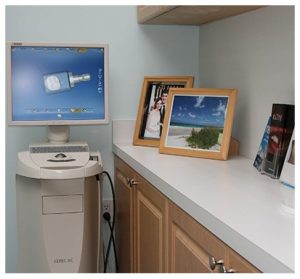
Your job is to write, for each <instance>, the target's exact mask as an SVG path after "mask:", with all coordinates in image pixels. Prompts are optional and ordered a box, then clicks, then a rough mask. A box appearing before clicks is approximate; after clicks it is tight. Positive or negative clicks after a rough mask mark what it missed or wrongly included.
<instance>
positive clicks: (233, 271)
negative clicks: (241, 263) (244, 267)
mask: <svg viewBox="0 0 300 279" xmlns="http://www.w3.org/2000/svg"><path fill="white" fill-rule="evenodd" d="M225 272H226V273H236V271H235V270H234V269H233V268H229V269H227V270H226V271H225Z"/></svg>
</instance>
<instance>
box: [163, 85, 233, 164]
mask: <svg viewBox="0 0 300 279" xmlns="http://www.w3.org/2000/svg"><path fill="white" fill-rule="evenodd" d="M236 97H237V90H235V89H206V88H201V89H192V88H191V89H188V88H185V89H171V90H170V91H169V97H168V106H167V110H166V116H165V124H164V127H163V131H162V136H161V141H160V148H159V151H160V153H166V154H173V155H182V156H191V157H201V158H210V159H218V160H227V157H228V151H229V146H230V141H231V130H232V125H233V116H234V109H235V104H236Z"/></svg>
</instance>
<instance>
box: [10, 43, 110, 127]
mask: <svg viewBox="0 0 300 279" xmlns="http://www.w3.org/2000/svg"><path fill="white" fill-rule="evenodd" d="M7 77H8V79H7V82H8V84H7V85H8V86H7V88H8V124H10V125H73V124H74V125H82V124H105V123H108V100H107V98H108V92H107V88H108V46H107V45H88V46H87V45H59V44H55V45H54V44H23V43H10V44H8V45H7Z"/></svg>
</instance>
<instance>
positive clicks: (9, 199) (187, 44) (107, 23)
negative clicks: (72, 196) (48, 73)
mask: <svg viewBox="0 0 300 279" xmlns="http://www.w3.org/2000/svg"><path fill="white" fill-rule="evenodd" d="M6 40H7V41H28V42H63V43H68V42H70V43H71V42H80V43H108V44H109V52H110V53H109V58H110V77H109V78H110V83H109V87H110V100H109V102H110V105H109V107H110V118H111V119H135V118H136V114H137V107H138V102H139V97H140V93H141V86H142V82H143V77H144V76H146V75H193V76H195V77H196V84H197V77H198V76H199V65H198V61H199V51H198V49H199V27H184V26H145V25H143V26H140V25H138V24H137V20H136V7H135V6H86V7H85V6H80V7H76V6H59V7H56V6H45V7H42V6H40V7H39V6H8V7H7V8H6ZM45 139H46V129H45V127H7V128H6V154H7V155H6V271H7V272H16V271H17V262H16V259H17V253H18V250H17V233H16V202H15V196H16V194H15V170H16V169H15V164H16V156H17V152H19V151H24V150H26V149H28V144H29V143H31V142H35V141H43V140H45ZM72 139H73V140H85V141H87V142H88V143H89V145H90V147H91V149H92V150H96V149H98V150H100V151H101V153H102V159H103V161H104V168H105V169H106V170H108V171H109V172H110V173H112V171H113V158H112V126H111V124H110V125H107V126H86V127H81V126H80V127H79V126H78V127H75V126H74V127H71V140H72ZM108 193H109V192H108ZM108 193H107V195H108Z"/></svg>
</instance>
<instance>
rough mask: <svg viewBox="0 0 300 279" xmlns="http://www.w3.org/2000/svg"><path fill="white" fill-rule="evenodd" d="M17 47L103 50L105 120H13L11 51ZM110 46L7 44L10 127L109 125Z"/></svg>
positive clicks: (34, 43) (8, 117)
mask: <svg viewBox="0 0 300 279" xmlns="http://www.w3.org/2000/svg"><path fill="white" fill-rule="evenodd" d="M15 46H32V47H70V48H71V47H79V48H103V49H104V110H105V112H104V119H95V120H90V119H89V120H81V119H80V120H41V121H38V120H37V121H30V120H24V121H19V120H18V121H16V120H13V108H12V106H13V103H12V94H13V92H12V84H11V79H12V75H11V66H12V65H11V49H12V47H15ZM108 63H109V55H108V44H97V43H95V44H83V43H41V42H38V43H37V42H7V43H6V100H7V102H6V104H7V105H6V111H7V113H6V119H7V121H6V122H7V125H8V126H50V125H51V126H57V125H59V126H61V125H70V126H71V125H101V124H108V123H109V105H108V95H109V84H108V82H109V78H108V75H109V72H108Z"/></svg>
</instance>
